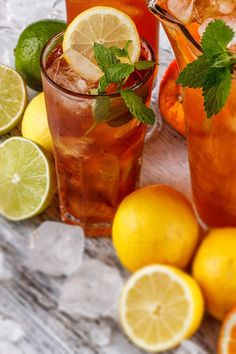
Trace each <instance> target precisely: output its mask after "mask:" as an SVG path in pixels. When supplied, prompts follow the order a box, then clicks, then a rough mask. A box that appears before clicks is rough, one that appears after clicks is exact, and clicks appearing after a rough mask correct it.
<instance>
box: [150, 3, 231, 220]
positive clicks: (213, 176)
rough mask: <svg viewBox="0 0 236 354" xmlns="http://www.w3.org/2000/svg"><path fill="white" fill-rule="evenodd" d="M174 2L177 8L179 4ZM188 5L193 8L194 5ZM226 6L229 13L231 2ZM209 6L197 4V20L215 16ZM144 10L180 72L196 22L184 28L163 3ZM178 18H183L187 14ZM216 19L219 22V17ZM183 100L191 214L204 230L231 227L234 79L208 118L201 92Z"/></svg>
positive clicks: (191, 49)
mask: <svg viewBox="0 0 236 354" xmlns="http://www.w3.org/2000/svg"><path fill="white" fill-rule="evenodd" d="M175 2H176V3H178V2H179V3H180V6H182V5H183V2H182V1H178V0H176V1H175ZM197 2H198V3H199V0H197ZM158 3H161V6H159V5H158ZM172 3H173V1H172ZM189 3H192V4H194V1H192V2H189ZM228 3H229V5H231V6H232V11H234V14H235V11H236V6H235V2H232V4H231V2H230V1H228ZM163 4H164V6H163ZM210 4H211V3H210V1H204V2H203V1H202V8H201V11H202V13H201V14H200V15H201V16H203V17H204V16H205V17H207V16H208V13H211V18H212V17H214V14H215V15H216V16H215V17H217V16H219V14H218V15H217V13H214V8H213V5H210ZM204 6H205V8H204ZM148 7H149V9H150V10H151V11H152V13H153V14H154V15H155V16H156V17H158V19H159V20H160V21H161V22H162V24H163V26H164V29H165V31H166V33H167V36H168V38H169V40H170V42H171V45H172V48H173V50H174V53H175V56H176V59H177V62H178V65H179V67H180V69H181V70H182V69H183V68H184V67H185V66H186V64H188V63H190V62H192V61H193V60H195V59H196V58H197V57H198V56H199V55H200V54H201V47H200V44H199V43H200V35H199V31H198V28H199V24H198V21H197V20H196V21H195V22H194V21H190V22H191V23H189V24H188V25H184V24H183V22H182V21H179V20H177V18H175V17H174V16H172V15H171V13H170V12H169V11H168V9H167V7H166V4H165V1H163V0H162V1H159V2H158V1H156V0H151V1H149V2H148ZM209 11H210V12H209ZM212 14H213V16H212ZM183 15H184V16H187V12H185V13H184V12H183ZM200 15H199V16H200ZM231 15H232V14H231ZM222 18H223V19H225V17H224V16H223V15H222ZM203 20H205V19H203ZM185 21H186V19H185ZM185 23H186V22H185ZM183 96H184V111H185V122H186V134H187V143H188V156H189V165H190V171H191V181H192V191H193V198H194V202H195V206H196V209H197V212H198V214H199V216H200V218H201V219H202V221H203V222H204V223H205V224H207V225H208V226H210V227H224V226H236V148H235V146H236V77H232V87H231V92H230V96H229V98H228V100H227V103H226V105H225V106H224V108H223V109H222V110H221V112H220V113H218V114H217V115H215V116H213V117H212V118H211V119H208V118H207V116H206V113H205V111H204V102H203V98H202V91H201V89H189V88H184V92H183Z"/></svg>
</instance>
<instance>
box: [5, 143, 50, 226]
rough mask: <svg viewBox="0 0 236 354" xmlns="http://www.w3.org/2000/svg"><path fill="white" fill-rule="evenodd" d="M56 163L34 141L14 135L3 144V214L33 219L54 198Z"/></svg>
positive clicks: (11, 218) (9, 217)
mask: <svg viewBox="0 0 236 354" xmlns="http://www.w3.org/2000/svg"><path fill="white" fill-rule="evenodd" d="M55 190H56V187H55V172H54V166H53V163H52V162H51V161H50V160H49V159H48V158H47V157H46V156H45V154H44V153H43V152H42V150H41V149H40V148H39V147H38V146H37V145H36V144H35V143H33V142H32V141H30V140H27V139H24V138H21V137H13V138H10V139H7V140H6V141H5V142H3V143H2V144H1V145H0V214H1V215H3V216H5V217H6V218H7V219H9V220H13V221H17V220H24V219H27V218H30V217H32V216H35V215H38V214H39V213H41V212H43V211H44V210H45V209H46V208H47V206H48V205H49V204H50V202H51V201H52V198H53V196H54V193H55Z"/></svg>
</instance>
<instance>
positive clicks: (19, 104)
mask: <svg viewBox="0 0 236 354" xmlns="http://www.w3.org/2000/svg"><path fill="white" fill-rule="evenodd" d="M27 100H28V99H27V91H26V86H25V83H24V81H23V79H22V77H21V76H20V75H19V74H18V73H17V72H16V71H15V70H13V69H11V68H9V67H7V66H5V65H2V64H0V135H3V134H6V133H8V132H9V131H10V130H12V129H13V128H14V127H15V126H16V125H17V124H18V122H19V121H20V119H21V118H22V115H23V113H24V110H25V107H26V104H27Z"/></svg>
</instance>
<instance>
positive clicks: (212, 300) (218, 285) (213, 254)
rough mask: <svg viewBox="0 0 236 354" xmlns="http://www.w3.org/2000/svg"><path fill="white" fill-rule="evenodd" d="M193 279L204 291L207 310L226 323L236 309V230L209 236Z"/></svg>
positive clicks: (198, 256) (222, 231)
mask: <svg viewBox="0 0 236 354" xmlns="http://www.w3.org/2000/svg"><path fill="white" fill-rule="evenodd" d="M193 276H194V278H195V279H196V281H197V282H198V283H199V285H200V287H201V289H202V291H203V294H204V296H205V299H206V306H207V310H208V311H209V312H210V313H211V314H212V315H213V316H214V317H216V318H217V319H219V320H222V319H223V318H224V316H225V315H226V313H227V312H228V311H229V310H230V309H231V308H232V307H234V306H236V228H223V229H215V230H212V231H211V232H210V233H209V234H208V236H207V237H206V238H205V239H204V240H203V242H202V244H201V246H200V247H199V249H198V252H197V254H196V256H195V259H194V263H193Z"/></svg>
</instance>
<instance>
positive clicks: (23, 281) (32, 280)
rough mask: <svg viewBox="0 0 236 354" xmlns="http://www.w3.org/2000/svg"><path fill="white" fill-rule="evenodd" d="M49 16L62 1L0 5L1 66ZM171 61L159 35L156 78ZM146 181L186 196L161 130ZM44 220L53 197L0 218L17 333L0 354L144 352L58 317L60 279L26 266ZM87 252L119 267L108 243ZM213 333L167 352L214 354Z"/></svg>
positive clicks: (183, 175)
mask: <svg viewBox="0 0 236 354" xmlns="http://www.w3.org/2000/svg"><path fill="white" fill-rule="evenodd" d="M47 17H48V18H62V19H63V18H65V9H64V1H62V0H55V1H52V0H43V1H34V0H27V2H26V1H22V0H7V1H4V0H0V62H1V63H3V64H7V65H11V66H13V65H14V60H13V48H14V46H15V44H16V41H17V38H18V36H19V33H20V32H21V30H22V29H23V28H24V27H25V26H26V25H27V24H29V23H31V22H33V21H35V20H36V19H43V18H47ZM172 58H173V54H172V51H171V49H170V46H169V43H168V41H167V39H166V37H165V35H164V32H163V31H161V39H160V60H159V63H160V70H159V74H160V75H161V74H162V73H163V71H164V69H165V68H166V66H167V65H168V63H169V62H170V61H171V59H172ZM30 95H32V92H31V93H30ZM4 138H6V137H4ZM152 183H165V184H169V185H172V186H174V187H176V188H177V189H178V190H180V191H182V192H184V193H185V194H186V195H187V196H188V197H189V198H191V195H190V181H189V169H188V163H187V149H186V142H185V139H184V138H183V137H181V136H180V135H179V134H178V133H176V132H175V131H174V130H172V129H171V128H170V127H169V126H166V125H165V124H164V125H163V127H162V130H161V132H159V131H158V130H156V131H155V132H154V133H153V135H152V136H151V138H149V139H148V140H147V142H146V144H145V149H144V159H143V167H142V175H141V185H147V184H152ZM45 220H59V213H58V200H57V199H55V200H54V202H53V205H52V206H51V207H50V208H49V209H48V210H47V211H46V212H45V213H44V214H42V215H40V216H39V217H37V218H34V219H31V220H28V221H25V222H17V223H13V222H9V221H7V220H5V219H4V218H0V256H1V255H2V254H3V255H4V257H5V264H4V267H3V266H1V262H0V320H1V321H3V322H4V321H6V320H9V319H10V320H12V321H14V323H16V324H18V326H19V328H18V332H19V331H22V333H21V332H19V333H18V337H17V338H15V339H14V340H13V341H14V342H15V344H14V345H13V344H9V342H8V343H7V340H6V338H5V337H4V335H3V334H2V333H1V328H0V354H39V353H42V354H53V353H55V354H77V353H78V354H93V353H94V354H96V353H99V354H106V353H109V354H119V353H121V354H138V353H143V352H142V351H139V350H136V349H135V348H134V347H133V346H132V344H129V343H128V342H126V341H125V339H124V336H123V335H122V332H121V331H120V329H119V325H118V324H117V323H116V322H115V321H114V320H112V319H110V318H100V319H98V320H96V321H93V320H89V319H88V318H86V316H85V317H81V318H79V319H78V318H74V317H73V315H67V314H65V313H63V312H61V311H59V309H58V291H59V290H58V289H60V282H63V281H64V279H63V280H58V279H54V278H53V277H49V276H47V275H43V274H41V273H38V272H32V271H31V270H30V269H28V268H27V267H26V266H25V262H24V260H25V258H26V257H27V256H28V253H29V252H30V247H29V242H30V235H31V234H32V232H33V231H34V230H35V229H36V228H37V226H38V225H40V223H41V222H42V221H45ZM85 254H86V255H87V257H89V258H98V257H99V259H102V260H103V261H104V262H106V263H108V264H109V265H111V266H112V267H117V268H118V269H121V266H120V265H119V262H118V260H117V258H116V256H115V253H114V250H113V248H112V244H111V240H110V239H97V240H96V239H87V240H86V245H85ZM101 322H102V323H103V324H106V325H107V326H108V327H110V328H111V330H112V332H114V333H116V335H118V337H117V338H118V342H117V346H116V348H115V349H114V348H113V347H112V348H113V349H112V348H111V349H110V350H107V349H105V347H104V348H103V347H100V346H98V345H97V344H94V343H93V342H92V341H91V336H90V335H89V333H90V329H91V328H93V326H94V325H99V323H101ZM4 323H5V322H4ZM218 330H219V326H218V324H217V323H216V322H215V321H214V320H212V319H210V318H208V317H206V318H205V320H204V322H203V324H202V327H201V329H200V331H199V332H198V333H197V334H196V335H195V336H194V337H193V338H192V339H191V340H187V341H185V342H183V344H182V345H181V346H180V347H179V348H177V349H175V350H173V351H171V352H168V354H214V353H216V349H215V347H216V341H217V335H218ZM119 333H120V334H119ZM119 341H120V342H119ZM166 354H167V353H166Z"/></svg>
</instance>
